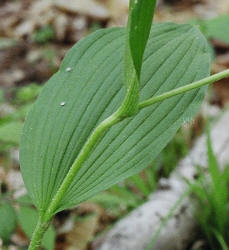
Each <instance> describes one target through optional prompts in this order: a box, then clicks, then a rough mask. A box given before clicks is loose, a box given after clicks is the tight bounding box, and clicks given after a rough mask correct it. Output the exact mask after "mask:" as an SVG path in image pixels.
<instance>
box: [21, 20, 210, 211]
mask: <svg viewBox="0 0 229 250" xmlns="http://www.w3.org/2000/svg"><path fill="white" fill-rule="evenodd" d="M124 41H125V29H124V28H112V29H105V30H100V31H97V32H95V33H93V34H91V35H90V36H88V37H87V38H85V39H83V40H81V41H80V42H78V43H77V44H76V45H75V46H74V47H73V48H72V49H71V50H70V51H69V52H68V54H67V56H66V57H65V59H64V61H63V63H62V65H61V67H60V70H59V71H58V72H57V73H56V74H55V75H54V76H53V77H52V78H51V79H50V80H49V81H48V83H47V84H46V86H45V87H44V88H43V91H42V92H41V94H40V96H39V98H38V100H37V101H36V103H35V105H34V107H33V108H32V111H31V112H30V113H29V115H28V117H27V120H26V123H25V127H24V132H23V136H22V143H21V149H20V162H21V169H22V174H23V178H24V181H25V184H26V187H27V189H28V191H29V194H30V196H31V198H32V200H33V201H34V203H35V204H36V206H37V207H38V208H39V209H40V210H45V209H47V207H48V205H49V203H50V201H51V200H52V198H53V197H54V196H55V194H56V192H57V190H58V188H59V187H60V185H61V183H62V182H63V179H64V177H65V176H66V174H67V173H68V171H69V169H70V167H71V165H72V164H73V162H74V160H75V158H76V157H77V155H78V154H79V152H80V150H81V148H82V146H83V145H84V143H85V142H86V140H87V138H88V137H89V135H90V134H91V132H92V131H93V129H94V128H95V127H96V126H97V125H98V124H99V123H100V122H101V121H103V120H104V119H105V118H106V117H108V116H109V115H111V114H112V113H113V112H114V111H115V110H116V109H117V108H118V107H119V106H120V104H121V103H122V100H123V98H124V96H125V87H124V86H123V82H122V79H123V78H122V62H123V50H124V44H125V42H124ZM209 64H210V63H209V55H208V53H207V45H206V41H205V39H204V38H203V36H202V35H201V34H200V32H199V30H198V29H196V28H195V27H193V26H191V25H176V24H172V23H165V24H157V25H154V26H153V28H152V30H151V34H150V38H149V41H148V44H147V48H146V51H145V54H144V63H143V68H142V74H141V84H140V101H143V100H145V99H148V98H150V97H152V96H155V95H158V94H161V93H164V92H165V91H169V90H171V89H173V88H175V87H178V86H183V85H185V84H188V83H190V82H192V81H195V80H198V79H201V78H203V77H205V76H207V75H208V74H209V66H210V65H209ZM204 94H205V88H201V89H198V90H193V91H191V92H189V93H186V94H184V95H180V96H175V97H173V98H170V99H168V100H166V101H163V102H162V103H157V104H154V105H152V106H150V107H147V108H145V109H142V110H141V111H140V112H139V113H138V114H137V115H136V116H135V117H133V118H127V119H125V120H123V121H122V122H120V123H118V124H116V125H115V126H113V127H112V128H111V129H109V131H108V132H107V133H106V134H105V135H104V137H103V138H102V139H101V140H100V141H99V142H98V143H97V145H96V146H95V147H94V149H93V152H92V153H91V154H90V156H89V158H88V159H87V161H86V162H85V163H84V164H83V166H82V167H81V169H80V170H79V171H78V172H77V175H76V177H75V178H74V181H73V183H72V184H71V186H70V188H69V189H68V191H67V193H66V195H65V197H64V199H63V200H62V202H61V204H60V206H59V210H61V209H64V208H68V207H71V206H73V205H76V204H78V203H80V202H82V201H84V200H86V199H88V198H90V197H91V196H93V195H95V194H96V193H98V192H100V191H101V190H104V189H106V188H108V187H110V186H111V185H113V184H115V183H117V182H118V181H120V180H122V179H124V178H126V177H128V176H130V175H133V174H135V173H137V172H139V171H140V170H141V169H143V168H144V167H146V166H147V165H148V164H149V163H150V162H151V160H152V159H153V158H154V157H155V156H156V155H157V154H158V153H159V152H160V151H161V150H162V149H163V148H164V147H165V146H166V144H167V143H168V142H169V141H170V139H171V138H172V137H173V136H174V134H175V133H176V131H177V129H178V128H179V127H180V126H181V125H182V123H184V122H185V121H187V120H190V119H191V118H192V117H193V116H194V115H195V113H196V112H197V110H198V108H199V106H200V103H201V101H202V100H203V98H204Z"/></svg>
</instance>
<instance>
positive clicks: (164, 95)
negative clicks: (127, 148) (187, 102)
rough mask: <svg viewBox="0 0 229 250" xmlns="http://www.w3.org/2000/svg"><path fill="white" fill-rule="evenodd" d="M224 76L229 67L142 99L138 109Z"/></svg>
mask: <svg viewBox="0 0 229 250" xmlns="http://www.w3.org/2000/svg"><path fill="white" fill-rule="evenodd" d="M226 77H229V69H228V70H224V71H222V72H220V73H217V74H214V75H212V76H209V77H206V78H204V79H202V80H200V81H197V82H193V83H191V84H188V85H185V86H183V87H180V88H176V89H173V90H171V91H168V92H166V93H164V94H161V95H158V96H155V97H152V98H150V99H148V100H146V101H143V102H141V103H140V104H139V106H138V107H139V109H142V108H145V107H148V106H150V105H152V104H155V103H157V102H162V101H164V100H166V99H168V98H170V97H173V96H176V95H180V94H184V93H186V92H188V91H190V90H193V89H197V88H200V87H203V86H204V85H207V84H210V83H214V82H216V81H219V80H221V79H223V78H226Z"/></svg>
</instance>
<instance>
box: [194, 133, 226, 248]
mask: <svg viewBox="0 0 229 250" xmlns="http://www.w3.org/2000/svg"><path fill="white" fill-rule="evenodd" d="M207 148H208V171H209V175H206V174H204V173H203V169H201V168H198V169H199V174H200V177H199V178H198V180H197V181H196V182H195V183H194V184H193V185H192V190H193V194H194V197H195V198H196V199H197V201H198V206H197V209H196V213H195V214H196V219H197V222H198V224H199V226H200V231H201V234H202V237H203V238H204V239H205V240H206V241H207V244H208V246H209V247H210V249H212V250H216V249H222V250H226V249H229V232H228V228H229V213H228V212H229V192H228V184H229V166H225V167H224V169H223V170H221V169H220V166H219V164H218V162H217V159H216V157H215V155H214V152H213V149H212V144H211V139H210V133H209V132H208V137H207Z"/></svg>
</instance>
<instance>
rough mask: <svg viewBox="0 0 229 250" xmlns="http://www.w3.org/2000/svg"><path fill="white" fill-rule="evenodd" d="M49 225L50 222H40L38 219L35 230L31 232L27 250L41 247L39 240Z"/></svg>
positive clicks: (36, 249) (35, 249)
mask: <svg viewBox="0 0 229 250" xmlns="http://www.w3.org/2000/svg"><path fill="white" fill-rule="evenodd" d="M49 224H50V221H42V219H41V218H39V220H38V222H37V225H36V228H35V230H34V232H33V235H32V239H31V242H30V245H29V249H28V250H38V249H39V247H40V245H41V240H42V238H43V236H44V233H45V232H46V230H47V229H48V226H49Z"/></svg>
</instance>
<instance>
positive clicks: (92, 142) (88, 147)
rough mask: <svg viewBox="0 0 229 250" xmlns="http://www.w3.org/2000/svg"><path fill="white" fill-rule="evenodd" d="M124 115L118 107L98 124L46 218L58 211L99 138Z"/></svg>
mask: <svg viewBox="0 0 229 250" xmlns="http://www.w3.org/2000/svg"><path fill="white" fill-rule="evenodd" d="M124 117H125V116H124V115H123V109H118V110H117V111H116V112H115V113H114V114H112V115H111V116H109V117H108V118H107V119H105V120H104V121H103V122H101V123H100V125H98V127H97V128H96V129H95V130H94V131H93V132H92V134H91V136H90V137H89V139H88V140H87V142H86V143H85V145H84V147H83V148H82V150H81V151H80V153H79V155H78V157H77V158H76V160H75V162H74V163H73V165H72V166H71V168H70V170H69V172H68V174H67V175H66V177H65V178H64V180H63V182H62V184H61V186H60V188H59V189H58V191H57V193H56V195H55V196H54V198H53V199H52V201H51V203H50V205H49V207H48V209H47V212H46V214H45V219H46V220H50V219H51V218H52V216H53V215H54V214H55V213H56V211H57V209H58V206H59V204H60V202H61V200H62V199H63V197H64V195H65V194H66V192H67V189H68V188H69V186H70V185H71V183H72V181H73V179H74V177H75V176H76V174H77V172H78V171H79V169H80V167H81V166H82V164H83V163H84V162H85V160H86V159H87V158H88V156H89V154H90V153H91V151H92V149H93V147H94V146H95V144H96V143H97V142H98V140H99V139H100V138H101V136H102V135H103V134H104V132H105V131H106V130H107V129H109V128H110V127H112V126H113V125H115V124H116V123H118V122H119V121H121V120H122V119H124Z"/></svg>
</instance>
